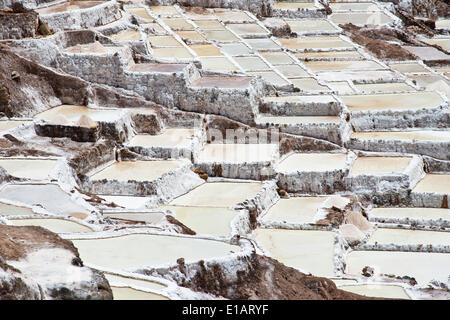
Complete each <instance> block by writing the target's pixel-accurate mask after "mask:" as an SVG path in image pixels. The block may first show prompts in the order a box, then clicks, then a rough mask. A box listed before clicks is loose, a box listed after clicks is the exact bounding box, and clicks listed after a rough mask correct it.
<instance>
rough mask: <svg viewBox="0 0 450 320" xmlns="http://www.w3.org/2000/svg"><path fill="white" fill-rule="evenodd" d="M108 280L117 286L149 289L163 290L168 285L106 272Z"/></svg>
mask: <svg viewBox="0 0 450 320" xmlns="http://www.w3.org/2000/svg"><path fill="white" fill-rule="evenodd" d="M104 275H105V278H106V280H108V282H109V283H110V284H111V283H112V284H113V285H114V286H116V287H139V288H144V289H149V290H162V289H165V288H167V286H165V285H163V284H160V283H158V282H154V281H150V280H141V279H134V278H128V277H123V276H119V275H115V274H111V273H106V272H105V273H104Z"/></svg>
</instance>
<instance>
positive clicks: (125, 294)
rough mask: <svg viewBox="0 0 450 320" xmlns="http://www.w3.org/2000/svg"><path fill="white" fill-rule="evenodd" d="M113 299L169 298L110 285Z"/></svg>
mask: <svg viewBox="0 0 450 320" xmlns="http://www.w3.org/2000/svg"><path fill="white" fill-rule="evenodd" d="M111 290H112V292H113V297H114V300H170V299H169V298H167V297H165V296H162V295H160V294H156V293H152V292H145V291H140V290H136V289H132V288H127V287H111Z"/></svg>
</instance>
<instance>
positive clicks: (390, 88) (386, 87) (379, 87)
mask: <svg viewBox="0 0 450 320" xmlns="http://www.w3.org/2000/svg"><path fill="white" fill-rule="evenodd" d="M355 87H356V89H358V90H359V91H360V92H367V93H369V92H394V91H416V89H414V88H413V87H411V86H410V85H408V84H406V83H402V82H393V83H369V84H355Z"/></svg>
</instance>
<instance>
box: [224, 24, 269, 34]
mask: <svg viewBox="0 0 450 320" xmlns="http://www.w3.org/2000/svg"><path fill="white" fill-rule="evenodd" d="M227 27H228V28H229V29H230V30H231V31H233V32H235V33H236V34H238V35H240V36H244V37H245V36H248V35H262V36H264V35H268V34H269V33H268V32H267V31H266V30H264V29H263V28H262V27H260V26H259V25H258V24H256V23H236V24H234V23H232V24H228V25H227Z"/></svg>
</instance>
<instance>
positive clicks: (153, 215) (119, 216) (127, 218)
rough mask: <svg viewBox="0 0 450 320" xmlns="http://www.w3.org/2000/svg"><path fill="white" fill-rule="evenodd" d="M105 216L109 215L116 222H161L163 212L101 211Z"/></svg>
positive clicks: (163, 217) (163, 216)
mask: <svg viewBox="0 0 450 320" xmlns="http://www.w3.org/2000/svg"><path fill="white" fill-rule="evenodd" d="M103 215H104V216H105V217H109V218H111V219H113V220H115V221H117V222H119V223H120V222H123V223H126V222H129V223H136V224H139V223H146V224H158V223H161V222H163V221H164V220H166V219H165V216H166V215H165V214H164V213H162V212H138V211H133V212H127V211H113V212H109V211H103Z"/></svg>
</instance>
